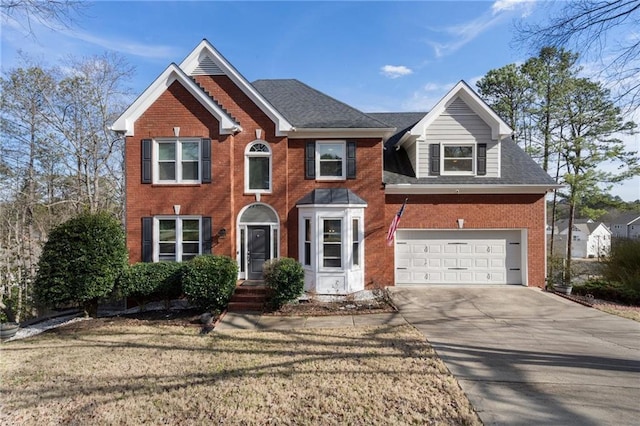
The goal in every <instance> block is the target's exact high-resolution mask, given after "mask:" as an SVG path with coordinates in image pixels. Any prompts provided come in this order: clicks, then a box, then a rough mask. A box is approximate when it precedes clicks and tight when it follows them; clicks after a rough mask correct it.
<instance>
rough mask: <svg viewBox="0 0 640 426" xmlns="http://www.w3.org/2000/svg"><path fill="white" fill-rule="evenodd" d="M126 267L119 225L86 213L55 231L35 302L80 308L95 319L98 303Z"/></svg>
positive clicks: (41, 263) (45, 252)
mask: <svg viewBox="0 0 640 426" xmlns="http://www.w3.org/2000/svg"><path fill="white" fill-rule="evenodd" d="M126 265H127V248H126V246H125V237H124V231H123V230H122V226H121V225H120V222H119V221H118V220H117V219H115V218H114V217H113V216H111V215H110V214H108V213H106V212H103V213H96V214H91V213H84V214H81V215H79V216H77V217H75V218H72V219H70V220H68V221H66V222H64V223H63V224H61V225H59V226H57V227H56V228H54V229H53V230H52V231H51V233H50V234H49V240H48V241H47V242H46V244H45V245H44V248H43V250H42V255H41V256H40V261H39V262H38V274H37V276H36V279H35V282H34V292H35V297H36V300H37V301H38V302H39V303H40V304H42V305H44V306H48V307H53V308H55V307H59V306H64V305H70V304H74V305H81V306H83V308H84V310H85V315H92V316H95V315H96V314H97V309H98V299H99V298H102V297H105V296H107V295H109V294H110V293H111V291H112V290H113V288H114V285H115V281H116V279H117V278H118V276H119V275H120V274H121V273H122V271H123V269H124V268H125V267H126Z"/></svg>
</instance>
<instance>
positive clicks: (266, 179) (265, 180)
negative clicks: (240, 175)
mask: <svg viewBox="0 0 640 426" xmlns="http://www.w3.org/2000/svg"><path fill="white" fill-rule="evenodd" d="M244 170H245V176H244V182H245V183H244V188H245V192H248V193H270V192H271V148H270V147H269V144H268V143H267V142H266V141H261V140H258V141H254V142H251V143H250V144H249V145H247V149H246V150H245V154H244Z"/></svg>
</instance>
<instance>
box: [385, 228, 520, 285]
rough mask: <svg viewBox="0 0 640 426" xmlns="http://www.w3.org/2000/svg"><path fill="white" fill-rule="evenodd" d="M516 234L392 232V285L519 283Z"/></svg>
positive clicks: (518, 249) (502, 232)
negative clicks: (394, 263) (393, 237)
mask: <svg viewBox="0 0 640 426" xmlns="http://www.w3.org/2000/svg"><path fill="white" fill-rule="evenodd" d="M521 243H522V241H521V232H520V231H499V230H496V231H493V230H492V231H471V230H469V231H467V230H460V231H426V230H398V231H397V233H396V284H398V285H402V284H522V268H521V264H522V244H521Z"/></svg>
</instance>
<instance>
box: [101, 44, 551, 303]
mask: <svg viewBox="0 0 640 426" xmlns="http://www.w3.org/2000/svg"><path fill="white" fill-rule="evenodd" d="M113 129H114V130H116V131H117V132H121V133H122V134H124V135H125V136H126V142H125V165H126V232H127V245H128V247H129V253H130V261H131V262H140V261H145V262H156V261H162V260H173V261H181V260H187V259H189V258H191V257H193V256H195V255H197V254H201V253H211V252H213V253H216V254H223V255H228V256H231V257H233V258H234V259H236V260H237V262H238V265H239V269H240V273H239V277H238V278H239V279H246V280H252V279H260V278H262V265H263V262H264V261H265V260H268V259H272V258H276V257H281V256H282V257H284V256H287V257H293V258H295V259H298V260H299V261H300V262H301V263H302V264H303V266H304V269H305V289H307V290H310V291H315V292H317V293H334V294H347V293H351V292H355V291H359V290H362V289H365V288H375V287H378V286H386V285H394V284H395V285H412V284H430V283H434V284H456V283H464V284H474V283H478V284H480V283H492V284H522V285H534V286H544V282H545V230H544V226H545V194H546V193H547V191H549V190H550V189H552V188H554V187H555V185H554V182H553V180H552V179H551V178H550V177H549V176H548V175H547V174H546V173H545V172H544V171H542V169H541V168H540V167H539V166H538V165H536V163H535V162H533V161H532V160H531V158H529V157H528V156H527V155H526V154H525V153H524V152H523V151H522V150H521V149H520V148H519V147H518V146H517V145H516V144H515V143H514V142H513V141H512V139H511V133H512V130H511V129H510V128H509V127H508V126H507V125H506V124H505V123H504V122H503V121H502V120H501V119H500V118H499V117H498V116H497V115H496V114H495V112H493V111H492V110H491V109H490V108H489V107H488V106H487V105H486V104H485V103H484V102H483V101H482V100H481V99H480V98H479V97H478V95H477V94H476V93H475V92H474V91H473V90H472V89H471V88H470V87H469V86H468V85H467V84H466V83H464V82H460V83H459V84H457V85H456V86H455V87H454V88H453V89H452V90H451V91H450V92H449V93H448V94H447V95H446V96H445V97H444V98H443V99H442V100H441V101H440V102H438V104H437V105H435V107H434V108H433V109H432V110H431V111H430V112H428V113H385V114H366V113H363V112H361V111H359V110H357V109H355V108H352V107H350V106H348V105H346V104H344V103H342V102H339V101H337V100H335V99H333V98H331V97H329V96H327V95H325V94H323V93H321V92H319V91H317V90H315V89H313V88H311V87H309V86H307V85H305V84H303V83H301V82H299V81H297V80H258V81H255V82H253V83H249V82H248V81H247V80H246V79H245V78H244V77H243V76H242V75H241V74H240V73H239V72H238V71H237V70H236V69H235V68H234V67H233V66H232V65H231V64H230V63H229V62H227V60H226V59H225V58H224V57H223V56H222V55H221V54H220V53H219V52H218V51H217V50H215V49H214V48H213V46H211V44H210V43H209V42H208V41H206V40H203V41H202V42H201V43H200V44H199V45H198V46H197V47H196V49H195V50H194V51H193V52H191V54H189V55H188V56H187V58H186V59H185V60H184V61H183V62H182V63H181V64H180V65H176V64H171V65H169V67H168V68H167V69H166V70H165V71H164V72H163V73H162V74H161V75H160V76H159V77H158V78H157V79H156V80H155V81H154V82H152V83H151V85H150V86H149V87H148V88H147V89H146V90H145V91H144V92H143V93H142V94H141V95H140V97H139V98H138V99H137V100H136V101H135V102H134V103H133V104H132V105H131V106H130V107H129V108H128V109H127V110H126V111H125V112H124V113H123V115H122V116H121V117H120V118H119V119H118V120H117V121H116V122H115V123H114V125H113ZM405 199H408V202H407V206H406V209H405V211H404V215H403V217H402V219H401V222H400V227H399V229H398V232H397V234H396V238H395V241H394V243H393V244H392V245H391V246H388V245H387V241H386V234H387V229H388V227H389V224H390V223H391V221H392V219H393V217H394V216H395V215H396V213H397V212H398V210H399V208H400V207H401V205H402V203H403V201H404V200H405Z"/></svg>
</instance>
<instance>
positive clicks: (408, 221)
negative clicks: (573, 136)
mask: <svg viewBox="0 0 640 426" xmlns="http://www.w3.org/2000/svg"><path fill="white" fill-rule="evenodd" d="M405 197H406V196H404V195H387V196H386V202H387V204H386V209H385V218H386V221H385V222H387V223H391V220H392V218H393V216H394V215H395V214H396V213H397V212H398V209H399V208H400V206H401V205H402V202H403V201H404V199H405ZM408 199H409V201H408V202H407V207H406V209H405V211H404V214H403V215H402V219H401V221H400V228H401V229H402V228H426V229H457V223H456V219H458V218H462V219H464V229H492V228H493V229H509V228H514V229H527V231H528V232H527V240H528V241H527V253H528V265H527V268H528V280H529V282H528V284H529V285H530V286H536V287H544V284H545V280H544V279H545V267H544V265H545V255H546V253H545V246H544V239H545V225H544V208H545V205H544V195H541V194H500V195H498V194H496V195H481V194H476V195H462V194H460V195H409V196H408ZM384 251H385V253H386V256H385V258H389V259H393V247H385V250H384ZM393 268H394V265H393V264H389V265H387V267H386V268H385V271H384V272H385V277H386V279H387V280H391V281H392V280H393V277H394V274H393Z"/></svg>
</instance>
